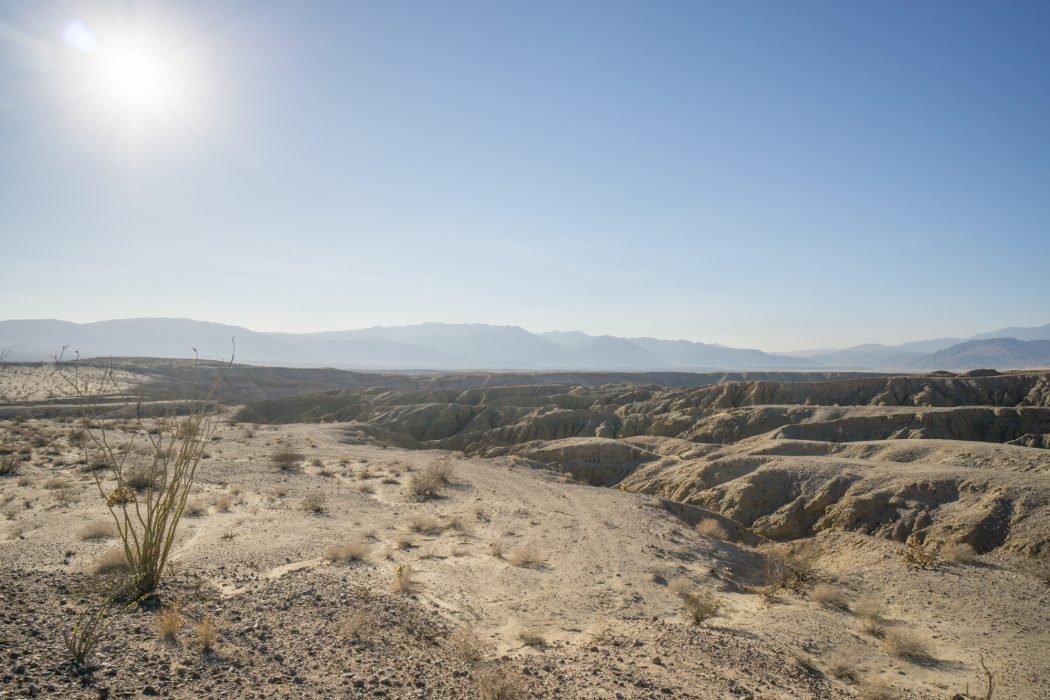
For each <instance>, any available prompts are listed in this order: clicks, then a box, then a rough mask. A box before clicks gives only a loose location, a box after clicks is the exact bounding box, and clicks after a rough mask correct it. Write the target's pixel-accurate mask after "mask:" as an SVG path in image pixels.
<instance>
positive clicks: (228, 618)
mask: <svg viewBox="0 0 1050 700" xmlns="http://www.w3.org/2000/svg"><path fill="white" fill-rule="evenodd" d="M72 427H73V425H72V424H71V423H70V424H66V423H58V422H55V421H43V420H32V421H26V422H25V423H23V424H21V425H18V424H15V423H12V422H10V421H7V422H4V423H3V424H2V430H3V432H2V433H0V445H2V446H3V447H2V449H4V450H9V451H12V453H14V454H20V453H22V454H23V456H24V457H26V458H27V461H26V462H24V470H23V473H22V475H20V476H14V477H6V478H3V479H2V480H0V494H2V497H0V512H2V514H3V517H4V518H6V520H5V521H4V522H2V523H0V597H2V599H0V607H2V608H3V609H4V611H5V612H4V613H3V614H0V655H2V656H0V658H3V659H4V662H3V663H4V664H6V667H0V696H3V697H22V696H24V695H26V694H28V693H29V691H30V688H31V687H32V688H35V689H36V691H37V692H38V693H39V694H41V695H51V696H54V697H70V696H78V697H98V696H99V692H98V689H99V688H106V689H108V691H109V692H110V693H111V694H112V695H113V696H121V695H135V694H139V693H141V691H143V690H144V689H145V688H146V686H150V689H151V690H154V691H156V692H157V693H160V694H162V695H168V696H172V697H202V696H208V695H211V696H214V697H251V696H255V697H263V696H266V697H331V696H333V695H341V696H351V693H353V695H352V696H353V697H359V696H370V697H371V696H388V697H477V684H476V681H477V678H478V675H479V671H478V668H477V667H474V666H471V665H469V664H465V663H462V662H460V661H458V660H456V659H455V658H454V657H453V656H452V654H451V652H450V650H449V648H448V643H447V638H448V636H449V634H450V633H451V632H452V631H453V630H455V629H458V628H460V627H462V626H463V625H467V624H469V625H471V626H473V628H474V630H475V631H476V632H477V634H478V635H479V636H480V638H481V639H482V640H483V641H484V643H485V644H486V647H487V652H486V661H485V664H483V665H492V664H498V665H501V667H502V668H503V669H504V672H506V673H511V674H512V673H522V674H525V675H524V676H523V677H524V678H525V679H526V686H527V687H528V688H529V689H530V690H531V691H532V692H533V694H534V695H535V696H538V697H593V698H606V697H615V694H616V693H619V695H620V696H622V697H630V698H634V697H638V698H648V697H668V696H672V697H694V698H732V697H737V698H741V697H756V698H757V697H761V698H818V697H819V698H837V697H842V698H847V697H853V696H855V694H856V692H857V689H858V688H860V687H861V686H863V685H864V684H865V683H867V682H868V681H869V680H874V679H882V680H885V681H887V682H888V683H889V684H891V685H892V686H893V687H894V688H895V689H897V690H898V691H900V693H901V696H902V697H919V698H947V697H950V696H951V694H952V693H955V692H962V691H963V690H964V689H965V688H966V687H967V686H969V688H970V690H971V693H977V691H982V692H983V687H984V686H983V676H982V675H981V674H980V673H979V671H978V669H977V666H976V663H977V656H978V655H979V654H982V655H983V656H984V658H985V660H986V662H987V664H988V667H989V669H990V670H991V671H992V672H993V673H994V674H995V678H996V682H997V694H996V696H995V697H1003V698H1007V697H1009V698H1041V697H1046V693H1047V689H1048V688H1050V656H1048V654H1047V652H1046V649H1048V648H1050V617H1048V611H1050V595H1048V589H1047V588H1046V587H1045V586H1044V585H1042V584H1040V583H1038V582H1037V581H1035V580H1034V579H1032V578H1029V577H1026V576H1023V575H1021V574H1018V573H1015V572H1014V571H1012V570H1011V568H1010V566H1011V565H1012V560H1009V559H1003V560H1000V559H999V557H998V556H996V555H987V556H984V557H981V558H980V560H979V563H978V564H976V565H947V566H944V567H941V568H940V569H938V570H935V571H911V570H909V569H907V568H906V567H904V566H903V565H902V564H901V563H900V561H898V558H897V556H896V555H895V553H894V552H895V549H896V547H897V545H896V544H894V543H892V542H888V541H886V540H883V539H878V538H874V537H868V536H865V535H861V534H857V533H844V532H836V531H826V532H822V533H820V535H819V537H818V538H817V540H816V542H817V545H818V546H819V549H820V552H821V556H820V558H819V559H818V562H817V564H818V572H819V575H820V577H821V579H822V580H824V581H825V582H832V583H835V584H836V585H839V586H841V587H842V588H843V589H845V591H846V592H847V595H848V597H849V598H850V599H851V600H853V601H857V600H859V599H861V598H871V599H876V600H879V601H882V602H884V603H885V605H886V607H887V618H888V622H887V623H886V624H887V626H888V627H890V628H899V629H910V630H914V632H915V634H916V635H917V636H918V637H920V638H921V639H923V640H925V641H926V642H927V644H928V645H929V647H930V649H931V652H932V657H933V659H932V660H931V661H929V662H926V663H923V664H916V663H910V662H906V661H903V660H899V659H895V658H893V657H891V656H888V655H887V654H886V653H885V652H884V651H883V650H882V646H881V643H880V642H879V641H878V640H876V639H874V638H872V637H870V636H867V635H864V634H862V633H861V632H860V631H859V620H858V618H857V616H856V615H855V614H853V613H850V612H843V611H839V610H835V609H829V608H826V607H824V606H821V605H820V604H818V603H815V602H813V601H811V600H810V599H809V598H808V594H807V593H802V594H796V593H792V592H781V593H779V594H778V595H777V596H776V599H775V600H774V601H772V602H770V601H768V600H767V599H766V598H764V597H763V596H761V595H757V594H755V593H751V592H749V590H750V589H749V588H748V587H747V585H748V584H749V583H754V582H756V581H757V579H758V578H759V571H760V569H761V562H762V554H761V552H759V551H758V550H755V549H752V548H750V547H744V546H737V545H734V544H730V543H722V542H717V541H714V540H711V539H708V538H704V537H701V536H699V535H697V534H695V533H694V532H693V531H692V530H691V529H690V528H689V527H688V526H687V525H685V524H684V523H682V522H681V521H679V520H677V519H675V518H674V517H673V516H672V515H671V514H670V513H668V512H666V511H665V510H662V509H660V508H659V507H656V506H657V504H658V501H656V500H655V499H653V498H652V497H650V496H646V495H641V494H632V493H625V492H622V491H618V490H613V489H606V488H597V487H590V486H584V485H582V484H577V483H572V482H567V481H566V480H565V478H564V477H563V476H560V475H557V474H555V473H553V472H548V471H545V470H539V469H535V468H532V467H531V466H528V464H527V463H525V462H519V461H516V460H515V459H513V458H497V459H489V460H484V459H477V458H472V459H467V458H462V457H457V456H454V455H453V456H449V455H450V453H444V452H436V451H414V452H413V451H403V450H398V449H394V448H390V449H381V448H379V447H376V446H372V445H352V444H347V443H346V442H344V440H345V439H346V436H347V435H348V434H353V433H352V431H348V430H347V426H344V425H341V424H328V425H285V426H280V427H272V426H265V427H257V428H252V427H251V426H248V425H244V424H242V425H240V426H237V427H231V426H228V425H226V424H223V425H221V426H220V428H219V432H218V434H217V438H218V439H217V440H215V442H214V446H213V448H212V449H210V450H209V453H210V454H209V458H208V459H207V460H206V461H205V462H204V463H203V465H202V467H201V472H200V484H199V486H198V488H197V491H196V495H195V497H194V498H193V499H191V500H193V501H195V502H197V503H200V504H202V505H205V506H206V509H205V510H206V512H205V513H204V514H202V515H200V516H197V517H186V518H185V520H184V521H183V526H182V529H181V531H180V536H179V539H178V541H177V543H176V547H175V555H174V557H173V567H174V572H175V574H176V575H175V576H174V578H172V579H171V582H170V584H169V585H168V586H167V587H166V588H164V589H163V590H162V600H163V601H167V602H171V601H172V600H174V599H175V598H177V597H178V598H181V600H182V601H183V604H184V606H185V610H186V614H187V617H189V618H191V619H192V620H196V619H199V617H200V616H201V615H202V614H204V613H205V612H208V613H209V614H211V615H212V616H213V618H214V619H215V620H216V622H217V624H218V627H219V629H220V639H219V646H218V650H217V653H215V654H213V655H205V656H202V655H201V654H200V653H199V652H197V651H195V650H193V648H192V646H191V642H192V633H191V631H190V630H189V629H186V630H184V631H183V633H182V634H181V636H180V638H179V643H178V644H177V645H175V646H169V645H166V644H164V643H163V642H161V641H160V640H159V639H158V638H157V635H156V634H155V633H154V631H153V629H152V625H151V620H152V618H151V614H152V613H151V612H149V611H148V610H136V611H132V612H129V613H126V614H123V615H121V616H119V617H118V619H117V623H116V624H115V626H114V627H113V629H112V630H111V631H110V633H109V635H108V636H107V639H106V641H104V642H103V644H102V648H101V651H100V652H99V653H98V659H99V662H100V663H101V664H102V666H101V667H100V670H99V671H98V672H96V674H95V679H94V682H93V684H92V685H88V686H82V685H80V681H79V679H77V678H76V677H75V676H73V675H71V673H70V671H69V669H68V668H67V667H66V666H64V665H63V663H64V662H63V659H62V651H61V650H62V646H61V630H62V628H63V627H64V626H66V625H67V624H68V623H69V621H70V620H71V619H72V612H73V611H75V610H77V609H79V608H80V607H81V606H82V605H83V603H85V602H87V601H89V600H90V596H89V595H87V593H86V591H90V587H91V586H92V585H93V584H91V575H90V573H89V572H90V569H91V567H92V565H93V562H94V560H95V559H96V558H97V557H98V556H99V555H100V554H101V553H103V552H104V551H105V550H107V549H109V548H110V547H112V541H109V542H94V541H81V540H80V538H79V536H78V535H79V533H80V532H81V531H82V529H83V528H84V527H85V526H86V525H87V524H90V523H95V522H103V521H104V520H105V517H106V511H105V508H104V506H103V505H102V503H101V499H100V498H99V495H98V492H97V490H96V489H95V486H94V483H93V481H92V479H91V476H90V475H89V474H86V473H84V472H83V471H82V468H83V466H84V465H78V464H76V461H77V455H76V453H75V450H73V449H72V448H71V447H70V446H69V444H68V435H69V430H70V428H72ZM34 442H35V443H37V446H34ZM285 446H288V447H292V448H294V449H296V450H299V451H301V452H303V453H304V454H305V455H306V458H307V459H306V464H305V465H304V469H303V470H302V472H301V473H296V474H282V473H278V472H276V471H275V470H274V468H273V467H272V466H271V465H270V464H269V456H270V455H271V454H272V453H273V451H274V450H275V449H277V448H279V447H285ZM27 450H28V451H27ZM445 457H448V458H449V459H450V460H451V463H452V465H453V470H454V471H453V478H452V483H451V484H450V485H448V486H447V487H445V488H444V489H443V490H442V497H441V498H439V499H437V500H435V501H430V502H425V503H417V502H414V501H411V500H409V499H408V498H407V497H406V493H405V484H406V482H407V480H408V478H409V477H410V476H411V474H413V473H418V472H419V471H420V470H422V469H423V468H425V467H426V466H427V465H430V464H432V463H434V462H436V461H438V460H440V459H443V458H445ZM315 459H316V460H320V462H321V464H320V466H318V465H315V464H312V463H311V461H312V460H315ZM323 472H328V473H329V474H328V475H324V474H323ZM384 481H390V482H396V483H384ZM362 485H367V486H368V487H369V488H370V490H371V492H366V491H362V490H361V488H360V487H361V486H362ZM318 492H321V493H324V494H325V496H326V499H327V506H328V512H327V513H325V514H323V515H313V514H307V513H306V512H304V511H303V510H302V508H301V507H300V504H301V502H302V500H303V499H304V498H305V497H307V496H309V495H311V494H314V493H318ZM224 497H228V498H229V499H230V500H231V506H230V509H229V512H220V510H219V508H218V507H217V506H216V504H217V502H219V500H220V499H222V498H224ZM414 515H427V516H432V517H435V518H438V519H439V520H442V521H443V522H445V523H448V522H449V520H450V519H452V518H458V519H459V520H460V522H461V524H462V530H455V529H449V530H445V531H444V532H442V533H441V534H435V535H419V534H410V533H409V532H408V525H409V519H410V518H411V517H412V516H414ZM405 536H410V537H411V539H412V541H413V543H414V544H415V545H416V546H415V547H414V548H411V549H398V548H396V547H397V546H398V544H399V540H400V539H401V538H403V537H405ZM497 538H505V539H506V541H507V543H508V549H511V548H513V547H515V546H518V545H534V546H535V547H536V548H537V549H538V551H539V552H540V553H541V555H542V556H543V558H544V559H545V564H544V565H542V566H538V567H534V568H518V567H514V566H511V565H510V564H509V563H508V562H507V561H506V560H505V559H498V558H496V557H494V556H492V555H491V554H490V551H489V543H490V542H492V541H493V540H495V539H497ZM362 539H363V540H366V541H367V542H368V543H369V548H370V552H369V555H368V559H367V561H365V562H362V563H355V564H349V565H340V564H330V563H328V562H326V561H325V560H324V554H325V551H326V550H327V549H328V547H329V546H330V545H332V544H337V543H345V542H349V541H357V540H362ZM399 564H409V565H411V567H412V568H413V569H415V570H416V571H418V580H419V582H420V584H421V587H420V589H419V591H418V593H416V594H415V595H412V596H403V595H396V594H394V593H392V592H391V591H390V589H389V586H390V582H391V581H392V578H393V574H394V570H395V567H396V566H398V565H399ZM677 577H684V578H686V579H688V580H689V581H690V582H691V583H692V585H693V586H694V587H695V588H696V589H701V588H712V589H717V590H718V591H719V594H718V595H719V596H720V597H721V598H722V600H723V601H724V602H725V604H726V605H727V608H728V610H727V612H726V613H725V616H724V617H719V618H716V619H714V620H712V621H711V622H710V623H709V624H710V626H709V627H708V628H702V627H695V626H693V625H691V624H690V623H689V622H688V621H687V620H686V619H685V617H684V616H683V614H682V612H681V610H680V603H679V599H678V598H677V597H676V595H675V594H674V593H672V592H671V590H669V588H670V587H669V586H668V585H667V582H668V581H670V580H673V579H674V578H677ZM359 610H366V611H370V612H371V613H373V614H375V615H376V616H377V623H376V625H377V629H378V631H377V632H376V633H374V635H373V636H372V640H371V641H366V642H351V641H349V640H347V639H345V638H343V637H342V636H341V635H340V634H339V632H338V628H339V624H340V623H341V622H342V621H343V620H345V619H346V618H347V617H348V616H349V615H351V614H352V613H353V612H355V611H359ZM523 633H524V634H526V635H534V636H538V637H541V638H542V639H543V641H544V643H545V644H546V646H545V647H542V648H533V647H529V646H526V645H525V644H524V642H523V641H522V634H523ZM840 653H844V654H846V655H850V656H853V657H856V662H855V663H854V664H853V666H854V667H855V668H856V675H857V677H858V679H859V683H851V682H845V681H842V680H839V679H836V678H833V677H831V676H830V674H829V675H824V674H823V673H822V671H826V670H827V669H829V668H830V665H831V661H832V659H833V658H834V657H835V656H836V655H837V654H840ZM19 669H21V670H19ZM195 676H196V677H195Z"/></svg>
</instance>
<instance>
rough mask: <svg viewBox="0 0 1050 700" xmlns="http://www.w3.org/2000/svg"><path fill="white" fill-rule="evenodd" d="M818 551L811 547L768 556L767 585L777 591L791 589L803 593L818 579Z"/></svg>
mask: <svg viewBox="0 0 1050 700" xmlns="http://www.w3.org/2000/svg"><path fill="white" fill-rule="evenodd" d="M816 555H817V553H816V550H815V549H814V548H813V547H811V546H806V545H803V546H798V547H792V548H789V549H787V550H783V551H770V552H769V553H767V554H766V564H765V570H764V575H765V581H766V585H767V586H769V587H770V588H772V589H774V590H776V589H780V588H790V589H792V590H794V591H796V592H802V591H803V590H805V589H806V587H807V586H808V585H809V584H810V583H811V582H812V581H813V579H814V578H816V570H815V565H814V560H815V559H816Z"/></svg>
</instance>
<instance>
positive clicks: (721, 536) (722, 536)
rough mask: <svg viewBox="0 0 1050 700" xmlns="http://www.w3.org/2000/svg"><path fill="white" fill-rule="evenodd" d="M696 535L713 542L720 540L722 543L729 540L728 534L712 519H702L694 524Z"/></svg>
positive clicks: (720, 524)
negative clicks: (708, 538)
mask: <svg viewBox="0 0 1050 700" xmlns="http://www.w3.org/2000/svg"><path fill="white" fill-rule="evenodd" d="M696 534H698V535H700V536H702V537H710V538H711V539H713V540H721V541H722V542H725V541H728V540H729V533H728V532H726V529H725V528H724V527H723V526H722V523H720V522H718V521H717V520H715V519H714V518H704V519H703V520H701V521H700V522H698V523H697V524H696Z"/></svg>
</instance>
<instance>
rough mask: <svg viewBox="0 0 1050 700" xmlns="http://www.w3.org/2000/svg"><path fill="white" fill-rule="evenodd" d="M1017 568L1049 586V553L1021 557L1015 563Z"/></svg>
mask: <svg viewBox="0 0 1050 700" xmlns="http://www.w3.org/2000/svg"><path fill="white" fill-rule="evenodd" d="M1017 570H1018V571H1019V572H1021V573H1022V574H1025V575H1026V576H1031V577H1032V578H1034V579H1035V580H1037V581H1039V582H1040V583H1043V584H1046V585H1047V586H1050V554H1044V555H1042V556H1041V557H1027V558H1025V559H1022V560H1021V561H1019V562H1018V563H1017Z"/></svg>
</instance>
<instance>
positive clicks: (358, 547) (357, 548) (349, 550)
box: [324, 542, 369, 564]
mask: <svg viewBox="0 0 1050 700" xmlns="http://www.w3.org/2000/svg"><path fill="white" fill-rule="evenodd" d="M368 551H369V548H368V545H367V544H365V543H364V542H348V543H346V544H335V545H332V546H331V547H329V548H328V551H326V552H325V554H324V558H325V559H327V560H328V561H330V562H332V563H333V564H349V563H350V562H354V561H364V560H365V558H367V557H368Z"/></svg>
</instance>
